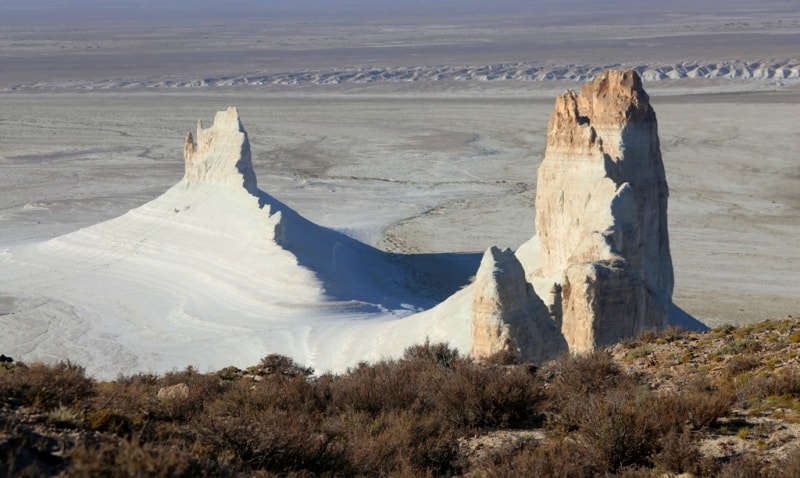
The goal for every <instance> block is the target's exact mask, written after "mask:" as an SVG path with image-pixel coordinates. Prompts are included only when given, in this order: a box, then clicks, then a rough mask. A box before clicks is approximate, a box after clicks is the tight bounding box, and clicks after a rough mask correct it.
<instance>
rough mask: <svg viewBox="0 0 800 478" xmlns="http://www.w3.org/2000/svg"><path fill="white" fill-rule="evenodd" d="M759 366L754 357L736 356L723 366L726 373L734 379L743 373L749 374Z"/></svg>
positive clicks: (757, 360)
mask: <svg viewBox="0 0 800 478" xmlns="http://www.w3.org/2000/svg"><path fill="white" fill-rule="evenodd" d="M760 365H761V360H760V359H759V358H758V357H756V356H754V355H737V356H734V357H731V358H730V359H729V360H728V362H727V363H726V364H725V369H726V372H727V373H728V375H729V376H731V377H734V376H736V375H739V374H741V373H744V372H749V371H750V370H753V369H754V368H757V367H759V366H760Z"/></svg>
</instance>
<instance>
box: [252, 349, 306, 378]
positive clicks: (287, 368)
mask: <svg viewBox="0 0 800 478" xmlns="http://www.w3.org/2000/svg"><path fill="white" fill-rule="evenodd" d="M258 368H259V369H260V370H259V371H262V372H263V374H264V375H272V374H277V375H287V376H290V377H308V376H310V375H312V374H313V373H314V369H313V368H311V367H304V366H302V365H299V364H298V363H297V362H295V361H294V360H292V359H291V358H289V357H286V356H285V355H278V354H270V355H267V356H266V357H264V358H262V359H261V363H260V364H259V366H258Z"/></svg>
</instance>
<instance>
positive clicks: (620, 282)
mask: <svg viewBox="0 0 800 478" xmlns="http://www.w3.org/2000/svg"><path fill="white" fill-rule="evenodd" d="M667 196H668V189H667V182H666V179H665V174H664V166H663V163H662V160H661V152H660V146H659V141H658V126H657V123H656V115H655V112H654V111H653V108H652V107H651V106H650V100H649V97H648V95H647V93H646V92H645V91H644V89H643V88H642V82H641V79H640V78H639V76H638V74H637V73H636V72H635V71H632V70H628V71H612V70H609V71H605V72H603V73H602V74H600V75H599V76H598V77H597V78H595V79H594V80H593V81H590V82H588V83H587V84H585V85H584V86H583V88H582V89H581V91H580V93H576V92H574V91H567V92H565V93H564V94H562V95H561V96H559V97H558V98H557V99H556V104H555V108H554V110H553V113H552V115H551V117H550V123H549V125H548V131H547V149H546V151H545V157H544V160H543V162H542V164H541V166H540V167H539V172H538V183H537V191H536V231H537V236H534V237H533V238H532V239H531V240H530V241H528V242H527V243H526V244H523V246H521V247H520V249H519V250H518V251H517V254H516V257H518V258H519V259H520V262H516V263H515V262H514V261H513V260H512V259H511V258H509V257H507V255H506V253H505V252H501V251H499V250H496V251H495V250H493V249H490V250H489V251H487V253H486V255H485V256H484V260H483V262H482V264H481V269H480V270H479V273H478V276H477V278H476V284H475V299H474V302H473V307H472V324H473V325H472V334H473V335H472V338H473V347H472V355H473V356H475V357H481V356H486V355H489V354H491V353H494V352H497V351H499V350H511V349H516V350H518V351H519V353H520V355H521V356H523V357H526V358H531V357H540V358H544V359H547V358H553V357H554V354H553V351H559V350H563V349H565V348H568V349H569V350H570V351H571V352H584V351H589V350H592V349H594V348H595V347H600V346H605V345H608V344H611V343H614V342H616V341H618V340H620V339H621V338H624V337H629V336H633V335H636V334H638V333H640V332H642V331H643V330H647V329H657V328H662V327H664V326H665V325H666V323H667V315H668V311H669V306H670V304H671V301H672V289H673V274H672V260H671V258H670V251H669V235H668V232H667ZM490 259H491V260H493V261H494V262H493V263H492V262H491V261H490ZM514 264H517V265H516V266H515V265H514ZM518 266H521V267H523V268H524V271H525V276H524V278H520V277H519V271H518V269H517V267H518ZM531 284H535V286H536V288H537V292H538V294H539V296H541V299H539V296H537V292H534V289H533V287H532V285H531ZM522 302H524V303H526V304H527V303H537V304H538V303H541V304H542V305H543V306H544V309H545V310H546V311H547V313H546V314H543V313H542V308H541V307H539V306H538V305H536V306H534V307H532V309H530V310H528V309H526V308H525V307H522V306H520V305H519V304H520V303H522ZM534 310H535V312H534ZM552 330H555V332H552ZM547 344H559V346H553V347H550V346H549V345H547ZM559 347H560V348H559Z"/></svg>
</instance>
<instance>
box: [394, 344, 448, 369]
mask: <svg viewBox="0 0 800 478" xmlns="http://www.w3.org/2000/svg"><path fill="white" fill-rule="evenodd" d="M459 358H460V356H459V353H458V350H456V349H453V348H450V346H449V345H447V344H446V343H443V342H438V343H435V344H431V342H430V340H429V339H425V343H423V344H420V345H412V346H410V347H408V348H406V349H405V350H404V351H403V360H405V361H408V362H423V363H430V364H436V365H440V366H442V367H445V368H447V367H450V366H451V365H452V364H454V363H456V362H458V360H459Z"/></svg>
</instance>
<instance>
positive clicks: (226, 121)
mask: <svg viewBox="0 0 800 478" xmlns="http://www.w3.org/2000/svg"><path fill="white" fill-rule="evenodd" d="M183 158H184V160H185V166H186V168H185V173H184V179H185V180H186V182H187V183H189V184H191V183H198V182H212V183H227V184H231V185H234V186H243V187H244V188H245V189H246V190H247V191H248V192H250V193H251V194H253V195H257V191H258V185H257V183H256V175H255V172H254V171H253V163H252V160H251V155H250V142H249V141H248V139H247V133H246V132H245V130H244V127H242V123H241V122H240V121H239V112H238V111H237V109H236V108H235V107H230V108H228V109H227V110H225V111H219V112H217V114H216V115H215V116H214V123H213V124H212V125H211V127H209V128H205V129H204V128H203V123H202V122H198V124H197V135H196V136H192V133H186V143H185V144H184V147H183Z"/></svg>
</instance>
